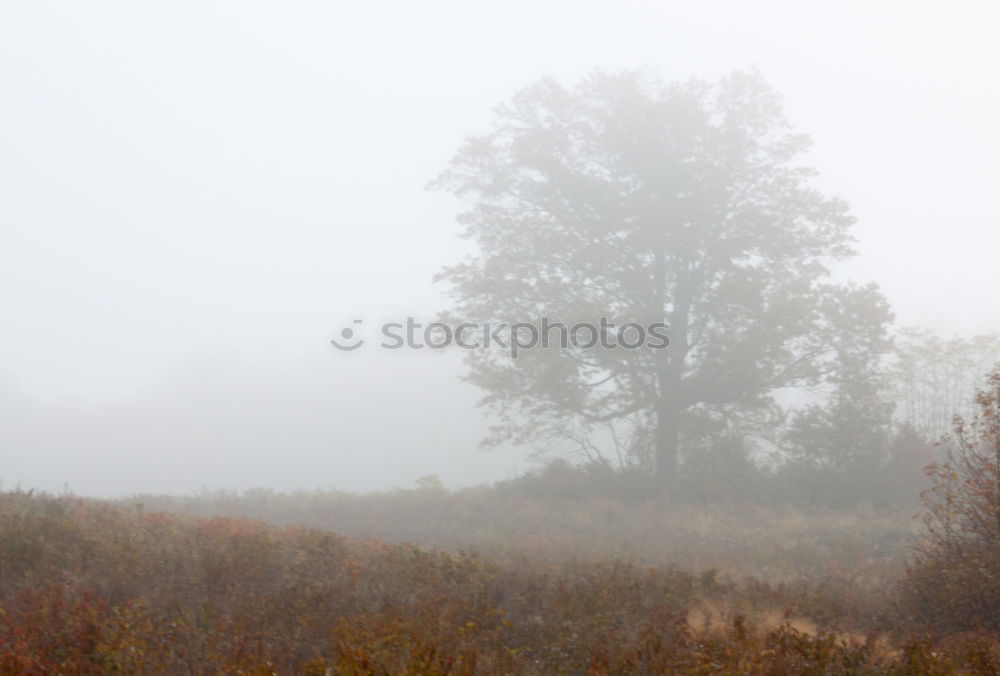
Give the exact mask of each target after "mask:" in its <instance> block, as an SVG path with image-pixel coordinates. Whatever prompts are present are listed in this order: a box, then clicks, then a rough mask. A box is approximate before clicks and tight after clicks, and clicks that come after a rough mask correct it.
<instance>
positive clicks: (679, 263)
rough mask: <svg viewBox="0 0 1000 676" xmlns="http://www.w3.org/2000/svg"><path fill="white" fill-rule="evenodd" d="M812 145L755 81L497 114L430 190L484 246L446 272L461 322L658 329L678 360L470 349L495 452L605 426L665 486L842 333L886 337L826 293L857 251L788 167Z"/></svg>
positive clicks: (763, 412) (823, 203) (824, 368)
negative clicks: (441, 194) (656, 325)
mask: <svg viewBox="0 0 1000 676" xmlns="http://www.w3.org/2000/svg"><path fill="white" fill-rule="evenodd" d="M808 145H809V141H808V139H807V137H806V136H803V135H801V134H796V133H792V132H791V131H790V128H789V125H788V124H787V122H786V120H785V118H784V117H783V114H782V108H781V103H780V100H779V97H778V96H777V94H776V93H775V92H774V91H773V90H772V89H770V88H769V87H768V86H767V85H766V84H765V83H764V82H763V81H762V79H761V78H760V77H759V76H757V75H756V74H746V73H735V74H732V75H730V76H728V77H725V78H722V79H721V80H719V81H718V82H715V83H709V82H704V81H699V80H691V81H685V82H675V83H663V82H660V81H658V80H657V79H655V78H651V77H646V76H644V75H642V74H635V73H622V74H605V73H595V74H593V75H591V76H589V77H588V78H586V79H585V80H583V81H582V82H581V83H580V84H578V85H576V86H574V87H564V86H562V85H560V84H558V83H556V82H554V81H552V80H550V79H543V80H541V81H539V82H537V83H536V84H534V85H531V86H529V87H527V88H526V89H524V90H522V91H520V92H519V93H518V94H517V95H516V96H515V97H514V98H513V100H512V101H511V102H510V103H509V104H507V105H502V106H500V107H498V108H497V109H496V114H495V120H494V124H493V127H492V130H491V131H490V132H488V133H486V134H483V135H479V136H472V137H470V138H468V139H467V140H466V142H465V144H464V145H463V147H462V148H461V149H460V150H459V152H458V153H457V154H456V155H455V157H454V158H453V160H452V162H451V164H450V166H449V167H448V168H447V169H446V170H445V171H444V172H443V173H442V174H441V176H440V177H439V178H438V179H437V181H435V183H434V184H433V185H434V186H435V187H438V188H443V189H447V190H450V191H452V192H454V193H455V194H457V195H459V196H461V197H463V198H465V199H466V200H467V204H468V208H467V209H466V210H465V211H464V212H463V213H462V215H461V216H460V219H461V223H462V225H463V226H464V228H465V235H466V236H467V237H469V238H471V239H472V240H473V241H474V242H475V243H476V244H477V245H478V254H477V255H475V256H473V257H470V258H469V259H467V260H465V261H463V262H461V263H459V264H457V265H454V266H452V267H449V268H446V269H445V270H444V271H443V272H442V274H441V278H443V279H445V280H447V281H448V282H450V283H451V285H452V289H453V296H454V299H455V301H456V305H455V309H454V313H455V314H456V315H457V316H458V317H460V318H463V319H474V320H478V321H486V320H493V321H531V322H535V323H539V322H540V321H541V319H542V318H543V317H547V318H549V319H550V320H552V321H557V320H558V321H564V322H568V321H575V320H589V321H596V319H597V318H598V317H609V318H611V319H613V320H617V321H618V322H619V323H621V322H625V321H629V320H635V321H639V322H654V321H666V322H668V323H669V324H670V327H671V328H670V338H671V345H670V347H669V348H667V349H662V350H655V349H645V350H620V349H619V350H614V349H609V350H580V349H569V350H553V349H548V350H545V349H536V350H531V351H527V352H524V353H523V354H522V355H521V356H520V357H518V358H517V359H511V358H510V357H509V356H508V355H506V354H502V353H500V352H497V351H481V352H474V353H471V354H470V357H469V363H470V373H469V379H470V380H471V381H472V382H473V383H475V384H477V385H478V386H480V387H481V388H483V390H484V391H485V393H486V395H485V397H484V399H483V404H484V405H485V406H487V407H490V408H492V409H494V410H495V411H496V412H497V413H498V414H499V420H500V421H501V422H500V424H499V425H498V426H497V427H496V428H495V429H494V430H493V434H492V436H491V438H490V439H489V440H488V441H493V442H501V441H514V442H527V441H530V440H534V439H539V438H546V437H564V438H570V439H577V440H581V439H582V440H584V441H582V442H581V443H584V444H586V443H591V442H587V441H586V439H587V438H588V435H590V434H591V433H593V432H594V431H595V430H596V429H598V428H599V427H601V426H602V425H604V424H607V423H612V424H615V425H620V427H619V428H618V430H619V431H620V432H618V433H616V434H615V435H614V438H615V439H618V440H619V441H621V443H622V445H623V446H624V447H625V452H626V453H625V457H626V459H628V458H633V459H635V458H638V459H639V460H640V461H646V462H650V463H651V464H653V465H654V466H655V470H656V473H657V474H658V475H659V476H660V477H662V478H663V479H664V480H669V479H671V478H672V477H674V476H676V470H677V465H678V458H679V457H680V456H682V455H683V453H684V452H685V450H687V451H688V452H692V453H693V452H695V450H694V449H696V448H700V447H703V446H704V444H703V443H702V442H703V439H704V436H705V435H707V434H719V435H724V436H725V435H731V434H732V433H733V429H734V427H736V426H755V425H758V426H759V425H763V424H765V423H768V421H775V420H777V419H779V418H780V416H781V411H780V409H779V408H778V407H777V405H776V403H775V399H774V393H775V390H776V389H778V388H782V387H789V386H799V385H810V384H816V383H818V382H819V381H820V380H821V379H822V378H823V377H824V376H826V375H829V374H830V373H833V372H835V371H836V368H837V360H836V355H837V353H838V350H842V349H843V345H844V344H846V343H850V342H851V341H852V340H853V339H854V336H855V333H854V332H853V331H852V330H850V328H848V329H847V330H845V327H851V326H852V324H853V323H855V322H857V323H859V324H860V323H866V324H867V323H873V324H872V325H873V326H876V327H880V326H882V325H883V324H884V322H885V321H886V318H887V316H888V310H887V308H886V307H885V304H884V301H883V300H882V299H881V296H880V295H879V294H878V293H877V292H876V291H875V290H874V289H871V288H870V289H867V290H865V291H864V293H862V294H861V295H860V296H859V295H858V293H859V291H858V290H857V289H855V290H854V291H853V292H849V291H847V290H845V289H843V288H840V287H837V286H836V285H833V284H832V283H830V282H828V281H826V279H825V278H826V277H827V274H828V267H827V266H828V264H829V263H830V262H831V261H836V260H839V259H842V258H845V257H847V256H849V255H851V253H852V251H851V248H850V237H849V235H848V228H849V226H850V225H851V223H852V220H853V219H852V217H851V216H850V215H849V213H848V207H847V205H846V204H845V203H844V202H843V201H841V200H839V199H834V198H829V197H826V196H824V195H823V194H821V193H820V192H819V191H818V190H817V189H815V188H814V187H812V185H811V179H812V178H813V176H814V173H815V172H814V171H813V170H811V169H809V168H807V167H804V166H801V165H800V164H798V163H797V158H799V157H800V156H801V154H802V153H803V152H804V151H805V150H806V149H807V148H808ZM852 293H853V295H852ZM845 298H850V299H851V302H850V303H847V304H845V303H844V302H843V301H844V299H845ZM834 308H835V311H833V309H834ZM831 311H833V314H835V315H836V321H832V320H831V315H830V312H831ZM845 313H847V314H849V315H851V316H845ZM862 333H866V331H862ZM693 442H698V443H693Z"/></svg>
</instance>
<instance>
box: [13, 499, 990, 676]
mask: <svg viewBox="0 0 1000 676" xmlns="http://www.w3.org/2000/svg"><path fill="white" fill-rule="evenodd" d="M425 490H426V489H425ZM592 509H593V508H592ZM831 518H832V517H831ZM856 518H858V519H859V520H860V519H861V518H863V517H856ZM772 527H775V526H773V525H772ZM891 592H892V589H891V588H889V589H884V590H883V593H881V594H880V593H875V592H874V591H873V590H872V589H870V588H869V589H866V588H864V587H863V586H862V585H859V584H854V583H852V582H851V581H850V576H842V577H840V578H836V577H830V578H824V579H813V580H811V581H809V580H805V579H800V580H798V581H794V582H789V583H785V584H771V583H769V582H766V581H763V580H760V579H757V578H753V577H742V578H737V577H736V576H734V575H732V574H726V573H720V572H718V571H715V570H712V569H706V570H703V571H702V572H701V573H700V574H694V573H691V572H686V571H684V570H681V569H678V568H675V567H669V566H646V565H639V564H634V563H626V562H623V561H603V562H602V561H583V560H577V561H575V562H574V561H571V560H569V559H566V560H564V561H562V562H560V563H557V562H555V561H553V560H545V559H544V558H541V559H538V558H529V557H525V556H518V555H516V554H514V553H513V551H511V550H508V551H507V552H506V554H503V555H499V556H497V557H495V558H494V557H488V556H485V555H483V554H477V553H475V552H471V551H464V552H458V551H435V550H428V549H425V548H423V547H421V546H418V545H414V544H387V543H384V542H381V541H378V540H373V539H347V538H344V537H341V536H338V535H334V534H332V533H330V532H326V531H323V530H319V529H304V528H299V527H292V526H285V527H279V526H274V525H269V524H265V523H263V522H261V521H252V520H247V519H240V518H221V517H216V518H207V519H206V518H198V517H193V516H181V515H168V514H164V513H160V512H149V511H148V510H147V509H146V508H144V507H140V506H136V505H132V506H124V505H121V504H112V503H106V502H99V501H93V500H84V499H80V498H75V497H71V496H62V497H51V496H44V495H41V496H38V495H31V494H28V493H24V492H8V493H4V494H2V495H0V607H2V613H0V671H2V672H3V673H9V674H19V673H109V672H118V673H165V674H174V673H300V672H305V673H316V674H326V673H347V674H377V673H392V674H395V673H411V674H462V673H594V674H601V673H657V672H659V673H773V674H788V673H912V674H917V673H955V672H956V671H963V670H964V671H965V672H967V673H992V671H991V670H995V669H996V668H997V665H1000V654H998V652H997V651H998V646H1000V644H998V643H997V642H996V641H994V640H993V638H992V637H991V635H990V634H989V633H987V632H984V631H979V632H965V633H960V634H955V635H950V636H940V637H934V636H933V635H932V634H929V633H927V631H926V629H927V628H926V627H921V626H919V625H917V624H913V623H910V622H909V621H908V619H907V616H906V615H905V614H903V613H902V611H901V610H900V609H899V608H898V606H897V604H896V603H895V601H894V598H893V594H892V593H891Z"/></svg>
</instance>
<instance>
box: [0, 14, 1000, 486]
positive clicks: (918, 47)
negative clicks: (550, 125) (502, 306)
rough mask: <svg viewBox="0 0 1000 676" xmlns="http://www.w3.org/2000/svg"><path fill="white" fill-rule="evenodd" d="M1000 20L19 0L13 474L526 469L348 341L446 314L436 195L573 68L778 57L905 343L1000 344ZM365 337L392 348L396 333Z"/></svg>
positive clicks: (409, 374)
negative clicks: (485, 137) (989, 340)
mask: <svg viewBox="0 0 1000 676" xmlns="http://www.w3.org/2000/svg"><path fill="white" fill-rule="evenodd" d="M997 18H998V16H996V15H993V14H991V12H990V10H989V9H986V8H985V6H978V7H977V6H975V5H971V4H970V5H961V6H958V7H951V8H945V7H944V6H943V5H940V4H933V5H932V4H930V3H928V4H916V3H902V2H898V3H880V4H878V5H877V6H870V4H865V3H840V4H837V5H829V6H824V7H818V6H806V5H805V4H803V3H791V2H789V3H753V4H752V5H751V4H749V3H737V2H729V3H712V4H693V3H687V4H679V3H655V2H648V3H643V2H627V3H613V4H612V3H578V2H564V1H559V2H550V3H530V2H504V3H499V2H479V3H460V2H435V3H430V4H428V3H403V2H390V3H347V2H345V3H306V2H302V3H290V4H272V3H237V2H210V3H193V2H172V3H159V4H158V5H137V4H134V3H124V2H120V3H111V2H109V3H99V4H95V3H73V4H69V3H55V2H41V1H39V2H30V3H29V2H21V3H6V4H4V5H3V6H2V7H0V102H2V105H0V452H2V455H0V457H2V460H3V462H2V466H0V480H2V482H3V485H4V487H9V486H12V485H14V484H17V483H21V484H22V485H24V486H26V487H38V488H42V489H46V490H59V489H61V488H62V487H63V486H64V485H68V486H69V488H70V489H72V490H73V491H76V492H80V493H83V494H87V495H97V496H115V495H121V494H126V493H137V492H173V493H181V492H187V491H191V490H196V489H198V488H200V487H203V486H205V487H211V488H232V489H241V488H248V487H255V486H265V487H270V488H274V489H276V490H295V489H311V488H316V487H330V486H335V487H337V488H341V489H345V490H351V491H368V490H374V489H382V488H390V487H393V486H405V485H411V484H412V483H413V482H414V481H415V480H416V479H417V478H418V477H421V476H423V475H427V474H436V475H438V476H440V477H441V478H442V479H443V480H444V482H445V483H446V484H448V485H458V486H460V485H469V484H474V483H478V482H483V481H492V480H497V479H503V478H506V477H510V476H513V475H514V474H516V473H517V472H519V471H522V470H524V469H525V468H527V467H529V466H530V460H529V458H528V456H529V454H530V453H531V452H532V450H533V448H531V447H529V448H500V449H496V450H492V451H489V452H486V451H481V450H478V443H479V440H480V438H481V437H482V436H483V434H484V433H485V430H486V427H487V421H486V420H485V419H484V417H483V414H482V413H481V412H480V411H478V410H477V409H476V407H475V402H476V400H477V399H478V397H479V396H480V393H479V392H477V390H476V389H475V388H474V387H472V386H470V385H468V384H464V383H462V382H460V380H459V376H460V374H461V372H462V369H461V363H460V359H459V355H457V354H454V353H445V354H439V353H431V352H430V351H428V350H423V351H407V352H398V353H395V352H388V351H384V350H376V349H363V350H359V351H358V352H339V351H337V350H334V349H333V348H332V347H331V345H330V343H329V341H330V339H331V338H334V337H336V336H337V335H338V333H339V332H340V330H341V329H342V328H343V327H345V326H350V325H351V323H352V321H353V320H355V319H362V320H364V322H365V323H366V326H371V325H375V324H377V323H378V322H383V321H399V320H400V318H405V317H407V316H413V317H416V318H418V319H424V320H431V319H432V318H433V317H434V316H435V315H436V314H437V313H438V312H439V311H441V310H442V309H444V308H445V307H447V304H448V303H447V300H446V299H445V296H444V291H445V289H444V287H443V285H441V284H435V283H433V282H432V278H433V276H434V275H435V273H437V272H438V271H439V270H440V269H441V268H442V267H443V266H445V265H448V264H451V263H454V262H455V261H457V260H459V259H460V258H461V257H462V256H463V255H465V254H466V253H468V252H469V250H470V247H471V244H470V243H469V242H468V241H464V240H462V239H460V238H459V237H458V236H457V233H458V231H459V226H458V225H457V224H456V214H457V213H458V211H459V210H460V207H461V205H460V203H459V202H458V200H456V199H455V198H454V197H453V196H451V195H449V194H447V193H444V192H439V191H437V192H436V191H428V190H427V189H426V185H427V183H428V182H429V181H430V180H432V179H433V178H434V177H435V176H437V175H438V173H439V172H441V171H442V169H443V168H444V167H445V166H446V165H447V163H448V161H449V159H450V158H451V157H452V156H453V154H454V153H455V151H456V149H457V148H458V147H459V145H460V144H461V142H462V140H463V138H465V137H466V135H468V134H470V133H474V132H476V131H481V130H484V129H487V128H488V126H489V124H490V120H491V119H492V117H491V116H492V112H491V111H492V109H493V107H494V106H495V105H497V104H499V103H500V102H503V101H506V100H508V99H509V98H510V96H511V95H512V94H513V93H514V92H515V91H517V90H518V89H520V88H522V87H524V86H525V85H527V84H529V83H531V82H533V81H535V80H536V79H538V78H539V77H541V76H543V75H551V76H552V77H553V78H555V79H556V80H558V81H561V82H567V83H572V82H575V81H577V80H579V79H580V78H582V77H584V76H585V75H587V73H590V72H591V71H593V70H594V69H605V70H608V71H618V70H622V69H633V68H649V69H652V70H655V71H658V72H660V73H662V74H663V76H664V77H666V78H669V79H686V78H689V77H705V78H716V77H719V76H721V75H723V74H725V73H728V72H730V71H732V70H734V69H750V68H756V69H757V70H758V71H759V72H760V73H761V75H762V76H763V77H764V78H766V80H767V81H768V83H769V84H770V85H771V86H773V87H774V88H775V89H776V90H777V91H778V92H780V93H781V94H782V96H783V99H784V105H785V112H786V115H787V117H788V118H789V119H790V120H791V121H792V122H793V124H794V125H795V127H796V129H798V130H801V131H803V132H806V133H808V134H810V135H811V136H812V138H813V139H814V146H813V148H812V150H811V151H810V155H809V158H808V160H809V162H810V163H811V164H812V165H813V166H815V167H817V168H818V169H819V171H820V172H821V176H820V180H819V185H820V186H821V187H822V189H823V190H824V191H825V192H827V193H830V194H836V195H839V196H842V197H844V198H845V199H846V200H848V201H849V203H850V205H851V210H852V213H853V214H854V215H855V216H856V217H857V218H858V222H857V224H856V225H855V226H854V229H853V234H854V235H855V237H856V238H857V244H856V247H857V249H858V251H859V256H858V257H857V258H855V259H853V260H851V261H849V262H848V263H846V264H844V265H842V266H840V267H838V268H837V269H836V276H837V277H838V278H841V279H854V280H858V281H869V280H871V281H875V282H877V283H878V284H879V285H880V287H881V289H882V292H883V293H884V294H885V296H886V297H887V298H888V300H889V301H890V302H891V304H892V307H893V310H894V311H895V313H896V316H897V319H896V324H897V326H910V325H915V326H924V327H929V328H933V329H936V330H937V331H938V332H939V333H941V334H942V335H945V336H949V335H953V334H957V335H971V334H973V333H977V332H987V331H996V330H1000V325H998V322H997V309H998V305H997V301H996V260H995V259H996V251H997V246H998V244H1000V234H997V233H998V229H997V228H996V216H995V212H994V209H993V204H992V202H993V197H994V193H995V185H996V182H997V180H998V178H1000V92H998V88H997V86H996V83H995V80H996V74H995V68H996V64H997V63H998V62H1000V47H998V46H997V43H996V36H995V32H996V31H995V26H996V19H997ZM365 347H366V348H369V347H372V346H370V345H366V346H365Z"/></svg>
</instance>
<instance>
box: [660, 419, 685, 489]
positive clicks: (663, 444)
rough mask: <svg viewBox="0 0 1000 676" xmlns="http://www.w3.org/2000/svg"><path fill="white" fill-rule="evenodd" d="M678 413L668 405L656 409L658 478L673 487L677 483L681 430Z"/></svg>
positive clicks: (666, 485)
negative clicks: (678, 446)
mask: <svg viewBox="0 0 1000 676" xmlns="http://www.w3.org/2000/svg"><path fill="white" fill-rule="evenodd" d="M677 423H678V420H677V415H676V414H675V413H674V412H673V411H671V410H669V408H668V407H666V406H660V407H658V409H657V411H656V437H655V449H656V470H655V471H656V478H657V479H658V480H659V482H660V485H662V486H664V487H673V486H675V485H676V483H677V445H678V438H679V436H680V434H679V433H680V430H679V429H678V426H677Z"/></svg>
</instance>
